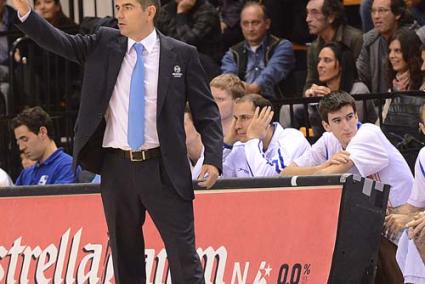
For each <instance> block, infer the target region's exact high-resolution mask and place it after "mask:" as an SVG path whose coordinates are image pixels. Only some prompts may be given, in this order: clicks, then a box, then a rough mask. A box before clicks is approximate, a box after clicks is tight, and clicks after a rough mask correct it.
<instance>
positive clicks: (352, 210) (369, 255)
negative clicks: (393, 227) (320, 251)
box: [328, 176, 390, 284]
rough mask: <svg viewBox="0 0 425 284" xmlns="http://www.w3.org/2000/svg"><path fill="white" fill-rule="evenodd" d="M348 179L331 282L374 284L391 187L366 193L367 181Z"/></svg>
mask: <svg viewBox="0 0 425 284" xmlns="http://www.w3.org/2000/svg"><path fill="white" fill-rule="evenodd" d="M359 180H360V181H358V180H356V179H353V176H350V177H348V178H347V180H346V182H345V184H344V188H343V192H342V197H341V207H340V212H339V220H338V231H337V238H336V243H335V250H334V254H333V258H332V267H331V272H330V276H329V281H328V283H356V284H357V283H362V284H363V283H365V284H367V283H373V282H374V279H375V272H376V265H377V258H378V249H379V244H380V239H381V232H382V229H383V224H384V219H385V211H386V207H387V203H388V196H389V191H390V186H389V185H385V186H384V187H383V191H379V190H377V189H375V185H376V183H375V182H373V184H372V191H371V194H370V196H368V195H366V194H364V193H363V185H364V181H365V179H364V178H361V179H359Z"/></svg>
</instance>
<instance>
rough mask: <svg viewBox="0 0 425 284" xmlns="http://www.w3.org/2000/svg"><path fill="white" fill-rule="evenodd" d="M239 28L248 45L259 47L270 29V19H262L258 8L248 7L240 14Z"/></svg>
mask: <svg viewBox="0 0 425 284" xmlns="http://www.w3.org/2000/svg"><path fill="white" fill-rule="evenodd" d="M241 27H242V33H243V35H244V37H245V40H246V41H247V42H248V43H249V44H250V45H254V46H255V45H259V44H260V43H261V42H262V40H263V39H264V37H265V36H266V34H267V31H268V30H269V28H270V19H265V18H264V14H263V10H262V9H261V8H260V7H259V6H257V5H254V6H249V7H247V8H245V9H243V10H242V12H241Z"/></svg>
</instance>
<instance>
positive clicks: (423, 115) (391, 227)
mask: <svg viewBox="0 0 425 284" xmlns="http://www.w3.org/2000/svg"><path fill="white" fill-rule="evenodd" d="M419 114H420V119H421V122H420V123H419V129H420V130H421V131H422V133H424V134H425V125H424V123H425V104H422V105H421V107H420V112H419ZM424 208H425V148H422V149H421V151H419V154H418V157H417V159H416V163H415V180H414V182H413V187H412V192H411V194H410V197H409V199H408V200H407V202H406V204H404V205H402V206H400V207H398V208H396V209H393V210H390V214H389V215H388V216H387V217H385V228H386V229H387V230H388V233H389V234H390V235H398V234H399V233H400V231H401V230H403V229H404V228H405V226H406V224H407V223H408V222H410V221H412V220H413V218H414V217H415V216H416V215H417V214H418V212H420V211H423V210H424Z"/></svg>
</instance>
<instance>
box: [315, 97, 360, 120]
mask: <svg viewBox="0 0 425 284" xmlns="http://www.w3.org/2000/svg"><path fill="white" fill-rule="evenodd" d="M347 105H348V106H352V107H353V111H354V112H356V101H355V100H354V98H353V97H352V96H351V95H350V94H349V93H347V92H345V91H334V92H332V93H330V94H329V95H327V96H324V97H323V98H322V99H321V100H320V103H319V112H320V117H321V118H322V120H323V121H325V122H326V123H329V120H328V114H329V113H332V112H336V111H339V110H340V109H341V108H343V107H345V106H347Z"/></svg>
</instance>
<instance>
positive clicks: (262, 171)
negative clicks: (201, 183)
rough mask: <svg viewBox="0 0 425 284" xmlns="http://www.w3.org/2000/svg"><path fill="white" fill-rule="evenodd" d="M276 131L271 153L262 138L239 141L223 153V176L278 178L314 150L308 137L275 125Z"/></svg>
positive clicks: (269, 147)
mask: <svg viewBox="0 0 425 284" xmlns="http://www.w3.org/2000/svg"><path fill="white" fill-rule="evenodd" d="M273 127H274V132H273V136H272V139H271V141H270V144H269V146H268V148H267V150H266V151H265V152H264V151H263V143H262V141H261V140H259V139H251V140H249V141H247V142H246V143H242V142H236V143H235V144H234V145H233V148H232V149H227V148H225V149H224V151H223V177H264V176H278V175H279V174H280V172H281V171H282V170H283V169H284V168H285V167H286V166H288V165H289V164H290V163H292V161H293V160H294V159H296V158H298V157H299V156H301V155H302V154H303V153H304V152H305V151H307V150H308V149H310V144H309V143H308V141H307V139H305V137H304V135H303V134H302V133H301V132H300V131H298V130H296V129H292V128H286V129H283V128H282V126H280V124H279V123H273Z"/></svg>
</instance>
